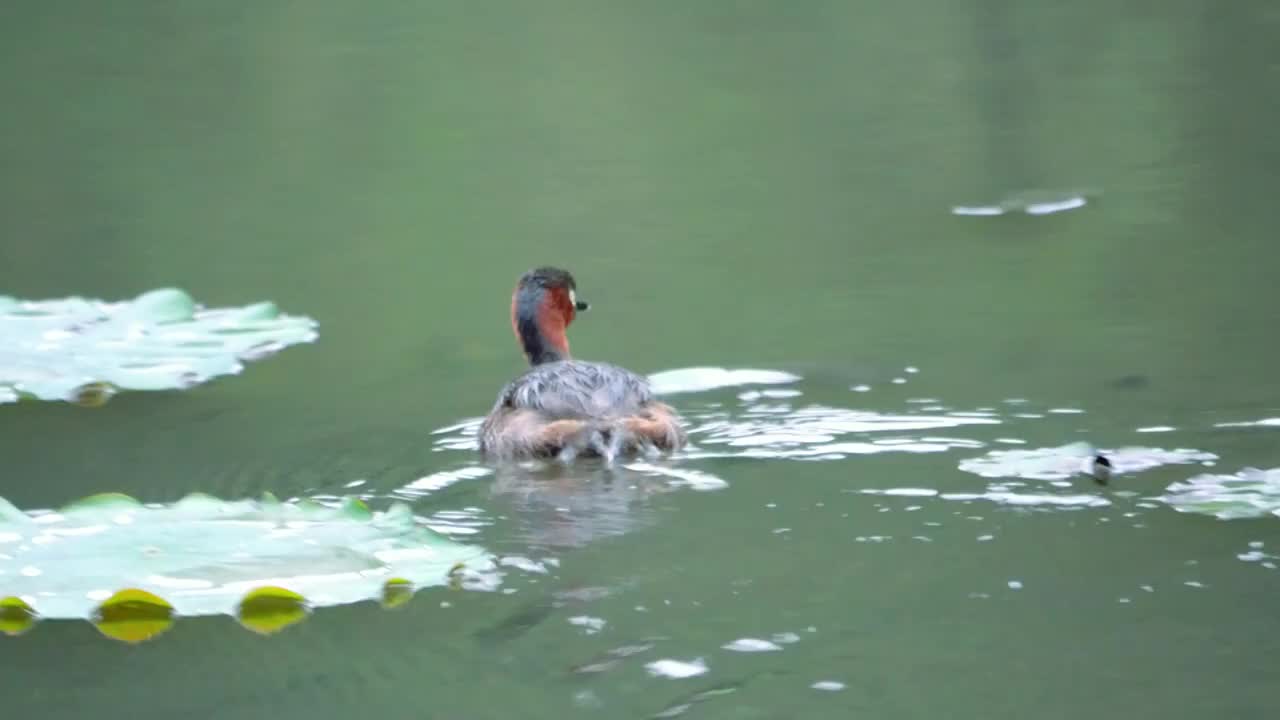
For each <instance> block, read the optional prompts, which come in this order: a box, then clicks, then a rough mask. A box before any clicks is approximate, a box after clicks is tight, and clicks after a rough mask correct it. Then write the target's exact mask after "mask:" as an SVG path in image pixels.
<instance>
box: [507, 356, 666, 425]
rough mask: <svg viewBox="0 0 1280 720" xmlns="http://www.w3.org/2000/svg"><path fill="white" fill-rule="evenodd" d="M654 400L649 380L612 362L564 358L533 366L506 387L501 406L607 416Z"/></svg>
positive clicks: (552, 413)
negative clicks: (611, 363)
mask: <svg viewBox="0 0 1280 720" xmlns="http://www.w3.org/2000/svg"><path fill="white" fill-rule="evenodd" d="M652 401H653V391H652V390H650V389H649V382H648V381H647V380H645V379H644V378H642V377H640V376H639V375H636V374H635V373H633V372H631V371H630V370H624V369H623V368H620V367H618V366H616V365H610V364H608V363H596V362H581V361H578V360H563V361H560V362H553V363H545V364H542V365H538V366H536V367H533V368H530V369H529V370H528V371H527V372H525V373H524V374H523V375H521V376H520V377H518V378H516V379H515V380H512V381H511V382H510V383H508V384H507V386H506V387H504V388H503V389H502V393H501V394H500V395H499V397H498V406H499V407H501V406H506V407H512V408H517V409H529V410H537V411H538V412H541V413H543V414H545V415H547V416H549V417H556V418H566V417H607V416H618V415H627V414H631V413H634V412H636V411H637V410H639V408H640V407H641V406H643V405H645V404H646V403H649V402H652Z"/></svg>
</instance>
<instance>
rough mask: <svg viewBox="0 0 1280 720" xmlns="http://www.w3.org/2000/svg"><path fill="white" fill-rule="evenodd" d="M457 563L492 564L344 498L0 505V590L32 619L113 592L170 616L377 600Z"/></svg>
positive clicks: (441, 577) (88, 615)
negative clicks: (300, 601)
mask: <svg viewBox="0 0 1280 720" xmlns="http://www.w3.org/2000/svg"><path fill="white" fill-rule="evenodd" d="M0 507H8V508H12V505H9V504H8V503H6V502H4V501H3V500H0ZM459 565H462V566H463V567H464V568H465V569H466V571H467V572H468V573H477V574H480V576H483V574H485V573H487V572H489V571H490V570H492V569H493V567H494V565H493V561H492V558H491V557H490V556H489V554H488V553H487V552H486V551H485V550H484V549H483V548H479V547H475V546H471V545H463V544H460V543H457V542H454V541H452V540H450V539H448V538H446V537H444V536H442V535H440V534H438V533H436V532H434V531H432V530H430V529H428V528H427V527H425V526H424V525H422V524H421V523H420V522H418V520H417V518H415V517H414V516H413V513H412V512H411V511H410V509H409V507H408V506H407V505H404V504H402V503H397V504H394V505H392V506H391V507H390V508H389V509H388V510H386V511H376V512H375V511H371V510H370V509H369V508H368V507H367V506H366V505H365V504H364V503H363V502H361V501H353V500H347V501H344V502H339V503H337V504H335V505H333V506H328V505H322V504H320V503H316V502H308V503H301V502H296V503H295V502H287V503H281V502H279V501H277V500H274V499H273V498H267V499H264V500H261V501H258V500H238V501H225V500H219V499H217V498H213V497H210V496H208V495H191V496H188V497H186V498H184V499H182V500H179V501H178V502H176V503H173V504H170V505H143V504H140V503H138V502H136V501H134V500H132V499H130V498H128V497H126V496H115V495H103V496H94V498H91V499H89V500H87V501H81V502H76V503H71V504H69V505H67V506H66V507H64V508H63V509H61V510H57V511H53V510H36V511H31V512H21V511H16V512H14V511H10V512H5V513H0V597H10V598H17V600H19V601H21V602H22V603H24V604H25V605H26V606H27V607H29V609H30V610H31V611H33V612H34V613H35V614H36V615H38V616H39V617H41V618H81V619H95V618H98V617H100V616H101V615H102V608H103V606H104V603H107V602H108V601H109V599H110V598H113V597H116V598H118V597H120V596H119V595H118V593H119V592H120V591H122V590H129V591H130V592H131V593H134V594H135V595H137V596H138V597H145V595H144V594H145V593H149V594H150V595H153V596H155V597H157V598H160V599H161V600H163V602H165V603H167V604H168V605H169V606H171V607H172V609H173V613H174V615H175V616H179V617H181V616H192V615H217V614H229V615H238V614H240V613H241V610H242V607H241V606H242V603H244V602H245V601H246V600H249V599H252V598H254V597H257V595H255V593H258V594H260V591H261V589H262V588H264V587H273V588H280V589H281V591H282V592H287V593H296V594H297V595H298V596H300V597H301V598H304V599H305V605H306V608H308V609H310V608H317V607H324V606H329V605H341V604H346V603H354V602H360V601H365V600H370V601H375V602H384V601H385V599H386V593H387V590H386V588H387V584H388V583H389V582H390V583H392V584H394V585H396V586H411V587H412V588H413V589H421V588H424V587H431V586H442V585H448V584H451V583H453V582H454V581H455V580H456V577H457V571H456V568H457V567H458V566H459ZM129 597H133V595H130V596H129Z"/></svg>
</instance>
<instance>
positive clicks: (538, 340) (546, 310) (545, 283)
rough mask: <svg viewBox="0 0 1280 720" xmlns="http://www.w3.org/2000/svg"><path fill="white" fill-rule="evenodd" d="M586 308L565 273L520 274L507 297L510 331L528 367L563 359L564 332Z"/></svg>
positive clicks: (565, 352)
mask: <svg viewBox="0 0 1280 720" xmlns="http://www.w3.org/2000/svg"><path fill="white" fill-rule="evenodd" d="M590 307H591V306H590V305H588V304H587V303H586V302H584V301H582V300H579V299H578V286H577V283H575V282H574V280H573V275H571V274H570V273H569V271H568V270H561V269H560V268H553V267H540V268H534V269H533V270H530V271H529V272H526V273H525V274H524V275H521V276H520V282H518V283H517V284H516V289H515V292H514V293H512V295H511V329H512V330H514V331H515V334H516V340H518V341H519V342H520V347H521V348H522V349H523V350H524V354H525V357H527V358H529V364H530V365H540V364H542V363H547V362H555V361H557V360H565V359H567V358H568V357H569V338H568V337H566V336H565V329H566V328H568V327H569V324H570V323H572V322H573V319H574V318H575V317H576V316H577V314H578V313H579V312H583V311H586V310H588V309H589V308H590Z"/></svg>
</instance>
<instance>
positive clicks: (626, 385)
mask: <svg viewBox="0 0 1280 720" xmlns="http://www.w3.org/2000/svg"><path fill="white" fill-rule="evenodd" d="M589 307H590V306H589V305H588V304H587V303H585V302H583V301H581V300H579V299H578V296H577V284H576V283H575V282H574V280H573V275H571V274H569V272H568V271H565V270H561V269H559V268H552V267H542V268H536V269H533V270H530V271H529V272H526V273H525V274H524V275H522V276H520V282H519V283H517V285H516V289H515V292H514V293H513V294H512V296H511V327H512V330H514V331H515V334H516V339H517V340H518V341H519V342H520V346H521V348H522V349H523V350H524V354H525V356H526V357H527V358H528V359H529V365H530V368H529V369H528V370H527V371H525V373H524V374H522V375H520V376H519V377H517V378H516V379H515V380H512V381H511V382H510V383H508V384H507V385H506V387H504V388H502V392H500V393H499V394H498V401H497V402H496V403H495V404H494V406H493V410H491V411H490V412H489V415H488V417H486V418H485V419H484V423H483V424H482V425H481V426H480V452H481V453H483V454H484V455H486V456H488V457H491V458H497V459H508V460H510V459H528V458H546V457H559V458H560V459H562V460H566V461H568V460H572V459H573V458H574V457H576V456H578V455H583V456H598V457H603V458H605V459H606V460H612V459H613V458H614V457H616V456H618V455H626V454H632V453H635V452H640V451H646V450H662V451H669V450H676V449H679V448H680V447H682V446H683V445H684V443H685V433H684V430H683V429H682V428H681V427H680V422H679V420H678V419H677V418H676V415H675V412H674V411H673V410H672V409H671V407H669V406H668V405H666V404H664V403H661V402H658V400H657V399H655V398H654V396H653V392H652V391H651V390H650V388H649V382H648V381H647V380H645V379H644V378H642V377H640V376H639V375H636V374H635V373H633V372H630V371H628V370H624V369H622V368H620V367H617V366H615V365H609V364H607V363H597V362H583V361H581V360H574V359H572V358H570V357H569V340H568V338H566V337H565V329H566V328H567V327H568V326H569V324H570V323H572V322H573V319H574V317H576V315H577V313H578V312H579V311H585V310H587V309H588V308H589Z"/></svg>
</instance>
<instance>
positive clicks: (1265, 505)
mask: <svg viewBox="0 0 1280 720" xmlns="http://www.w3.org/2000/svg"><path fill="white" fill-rule="evenodd" d="M1160 499H1161V500H1163V501H1164V502H1166V503H1168V504H1169V505H1171V506H1172V507H1173V509H1175V510H1177V511H1179V512H1188V513H1198V514H1201V515H1212V516H1213V517H1217V518H1221V519H1223V520H1235V519H1239V518H1257V517H1266V516H1268V515H1277V516H1280V468H1272V469H1271V470H1258V469H1257V468H1245V469H1244V470H1241V471H1240V472H1238V473H1235V474H1234V475H1210V474H1204V475H1196V476H1195V477H1193V478H1189V479H1187V480H1184V481H1182V482H1176V483H1173V484H1172V485H1170V486H1169V487H1168V488H1167V489H1166V490H1165V494H1164V495H1162V496H1161V497H1160Z"/></svg>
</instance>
